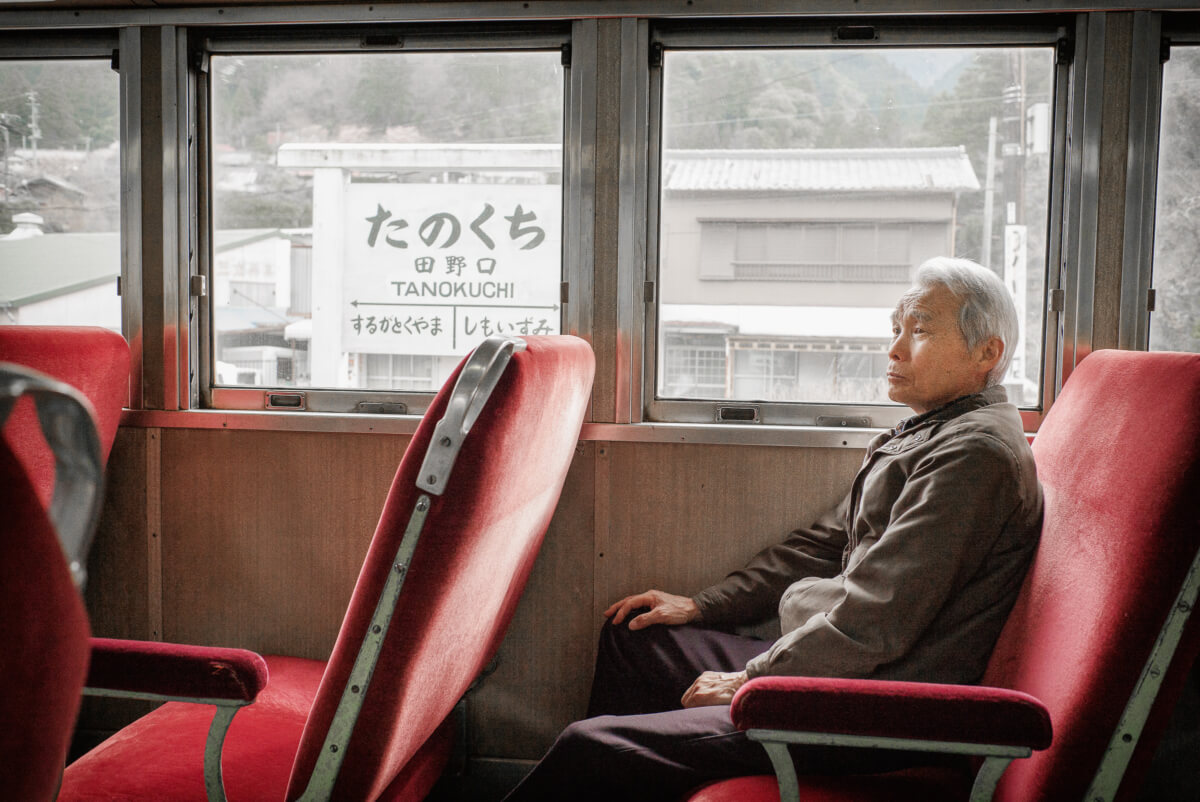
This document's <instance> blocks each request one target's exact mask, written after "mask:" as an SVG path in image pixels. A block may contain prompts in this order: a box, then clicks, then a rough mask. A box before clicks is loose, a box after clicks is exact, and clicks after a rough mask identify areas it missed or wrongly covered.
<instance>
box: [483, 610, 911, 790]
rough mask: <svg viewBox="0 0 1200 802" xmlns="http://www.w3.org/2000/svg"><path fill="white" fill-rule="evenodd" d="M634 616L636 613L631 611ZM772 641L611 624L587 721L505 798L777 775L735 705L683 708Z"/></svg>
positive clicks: (859, 767)
mask: <svg viewBox="0 0 1200 802" xmlns="http://www.w3.org/2000/svg"><path fill="white" fill-rule="evenodd" d="M631 617H632V615H631ZM770 645H771V641H765V640H758V639H756V638H747V637H742V636H739V635H731V634H728V633H725V632H719V631H717V630H712V629H707V628H704V627H700V626H691V625H689V626H682V627H668V626H652V627H649V628H647V629H643V630H638V631H636V632H631V631H630V630H629V629H628V628H627V627H626V626H625V625H624V624H622V625H621V626H615V627H614V626H612V625H611V624H605V625H604V630H603V631H602V632H601V635H600V649H599V652H598V654H597V657H596V674H595V679H594V680H593V682H592V695H591V700H590V702H589V704H588V718H586V719H584V720H583V721H577V722H575V723H574V724H571V725H570V726H568V727H567V728H566V729H565V730H563V732H562V734H561V735H559V736H558V739H557V740H556V741H555V742H554V745H553V746H551V747H550V751H549V752H547V753H546V756H545V757H544V758H542V760H541V762H539V763H538V764H537V766H535V767H534V769H533V771H532V772H531V773H530V774H529V775H528V776H527V777H526V778H525V779H524V780H523V781H522V782H521V784H520V785H518V786H517V787H516V788H515V789H514V790H513V792H512V793H511V794H509V796H508V797H506V802H549V801H550V800H570V801H571V802H600V801H601V800H604V802H677V800H680V799H683V798H684V797H685V795H686V794H687V793H688V792H689V791H691V790H692V789H694V788H697V787H698V786H701V785H703V784H705V783H707V782H711V781H713V780H719V779H725V778H728V777H740V776H744V775H750V774H773V773H774V770H773V769H772V767H771V761H770V760H769V759H768V758H767V753H766V751H765V750H764V749H763V747H762V745H761V744H758V743H755V742H754V741H751V740H750V739H748V738H747V737H746V735H745V733H743V732H741V731H740V730H738V729H737V728H736V727H734V726H733V724H732V722H731V721H730V720H729V706H728V705H721V706H713V707H698V708H691V709H687V710H685V709H683V708H682V707H681V706H680V698H681V697H682V696H683V693H684V691H686V690H687V689H688V687H689V686H690V685H691V684H692V681H693V680H695V679H696V677H697V676H699V675H700V674H701V673H702V672H704V671H741V670H742V669H743V668H745V666H746V661H748V660H749V659H750V658H752V657H754V656H756V655H758V654H761V653H762V652H764V651H766V649H767V648H768V647H769V646H770ZM792 757H793V760H794V761H795V762H796V764H797V769H798V770H800V771H801V772H804V771H809V772H811V771H820V772H822V773H844V772H862V771H864V770H865V771H878V770H884V769H890V768H898V767H900V766H901V765H906V764H911V762H912V760H911V758H908V759H907V760H906V759H905V757H904V756H903V755H902V754H900V753H878V752H873V751H872V752H870V753H869V754H868V751H867V750H860V749H831V748H828V747H802V748H793V749H792Z"/></svg>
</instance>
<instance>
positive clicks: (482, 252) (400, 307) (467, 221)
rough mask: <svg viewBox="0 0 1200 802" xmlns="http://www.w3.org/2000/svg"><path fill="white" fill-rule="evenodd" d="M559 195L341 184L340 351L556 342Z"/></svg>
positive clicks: (427, 350)
mask: <svg viewBox="0 0 1200 802" xmlns="http://www.w3.org/2000/svg"><path fill="white" fill-rule="evenodd" d="M561 192H562V189H561V187H559V186H556V185H544V184H540V185H539V184H532V185H527V184H382V183H381V184H371V183H357V184H350V185H349V186H348V187H347V195H346V205H345V210H346V212H345V214H346V216H345V229H344V231H345V247H344V261H343V265H344V268H343V285H342V290H343V295H342V298H343V301H342V303H343V312H342V350H344V351H347V352H359V353H368V354H397V353H407V354H431V355H443V356H445V355H455V356H457V355H462V354H465V353H467V352H468V351H470V350H471V349H472V348H473V347H475V346H476V345H478V344H479V341H480V340H482V339H484V338H485V337H488V336H490V335H493V334H508V335H517V336H520V335H525V334H557V333H558V331H559V305H558V295H559V286H560V282H561V276H562V266H561V265H562V246H561V234H560V229H559V225H560V222H559V221H560V220H561V219H562V215H561V212H560V208H561V203H562V201H561Z"/></svg>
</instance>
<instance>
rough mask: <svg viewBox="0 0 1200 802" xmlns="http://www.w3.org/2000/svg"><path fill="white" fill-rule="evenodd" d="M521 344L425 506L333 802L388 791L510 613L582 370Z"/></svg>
mask: <svg viewBox="0 0 1200 802" xmlns="http://www.w3.org/2000/svg"><path fill="white" fill-rule="evenodd" d="M525 341H526V343H527V348H526V349H525V350H524V351H521V352H518V353H515V354H514V355H513V357H512V360H511V362H509V364H508V367H507V369H506V370H505V372H504V374H503V376H502V378H501V379H500V382H499V384H498V385H497V386H496V387H495V389H494V390H493V392H492V394H491V397H490V400H489V401H488V402H487V404H486V406H484V408H483V412H482V414H481V415H480V416H479V418H478V419H477V420H476V421H475V423H474V426H473V428H471V431H470V434H469V436H467V438H466V440H465V442H464V443H463V446H462V449H461V451H460V452H459V455H458V458H457V462H456V463H455V465H454V469H453V472H452V473H451V475H450V478H449V481H448V483H447V484H446V487H445V491H444V493H443V494H442V495H440V496H433V497H432V504H431V505H430V507H429V509H428V513H427V517H426V521H425V526H424V530H423V534H422V535H421V538H420V540H419V543H418V545H417V548H416V552H415V553H414V554H413V556H412V559H411V561H410V562H409V568H408V571H407V578H406V580H405V584H404V586H403V592H402V593H401V595H400V598H399V601H398V602H397V605H396V609H395V613H394V615H393V617H392V621H391V626H390V628H389V629H388V631H387V635H386V637H385V639H384V642H383V647H382V652H381V654H380V656H379V661H378V663H377V665H376V668H375V673H374V676H373V677H372V679H371V683H370V685H369V687H368V690H367V693H366V698H365V700H364V704H363V709H362V712H361V714H360V715H359V717H358V721H357V725H356V726H355V729H354V733H353V735H352V736H351V738H350V741H349V745H348V748H347V749H346V750H345V752H346V756H345V762H344V764H343V765H342V767H341V771H340V773H339V774H338V779H337V783H336V785H335V786H334V791H333V798H334V799H339V800H364V799H375V798H377V797H378V796H379V794H380V793H381V792H382V791H383V790H384V789H386V788H387V786H388V785H389V783H391V782H392V780H393V779H394V778H395V777H396V776H397V774H398V773H399V772H400V770H401V769H402V768H403V767H404V765H405V764H406V763H407V762H408V761H409V759H410V758H411V757H412V756H413V755H414V753H416V751H417V750H418V748H420V746H421V745H422V744H423V743H424V742H425V741H426V739H427V738H428V737H429V736H430V735H431V734H432V733H433V732H434V730H435V729H436V728H437V727H438V725H439V724H440V723H441V722H442V720H443V719H445V718H446V716H447V715H448V714H449V713H450V711H451V710H452V709H453V707H454V705H455V704H456V703H457V702H458V701H459V699H460V698H461V697H462V696H463V694H464V693H465V692H466V691H467V689H468V687H469V686H470V685H471V682H472V681H473V680H474V679H475V678H476V677H477V676H478V675H479V673H480V672H481V671H482V670H483V668H484V667H485V666H486V665H487V663H488V661H489V660H490V659H491V658H492V656H493V655H494V654H495V652H496V650H497V648H498V647H499V644H500V640H501V638H502V637H503V635H504V632H505V630H506V628H507V626H508V623H509V621H510V620H511V618H512V615H513V612H514V611H515V608H516V604H517V601H518V599H519V598H520V595H521V592H522V590H523V588H524V585H525V581H526V579H527V578H528V576H529V572H530V570H531V568H532V566H533V561H534V558H535V557H536V555H537V551H538V549H539V547H540V545H541V540H542V537H543V536H544V534H545V531H546V528H547V526H548V525H549V523H550V517H551V515H552V514H553V512H554V509H555V506H556V505H557V502H558V496H559V493H560V491H561V489H562V485H563V482H564V480H565V478H566V472H567V469H568V468H569V467H570V464H571V460H572V457H573V456H574V453H575V446H576V443H577V441H578V438H579V430H580V426H581V424H582V421H583V415H584V412H585V410H586V408H587V405H588V400H589V398H590V394H591V383H592V374H593V370H594V362H593V357H592V352H591V349H590V347H589V346H588V345H587V344H586V343H585V342H584V341H583V340H580V339H578V338H575V337H570V336H556V337H527V338H525ZM460 370H461V366H460ZM457 375H458V374H457V372H456V374H455V376H451V378H450V379H449V380H448V381H447V383H446V385H445V386H444V387H443V388H442V390H441V392H439V393H438V395H437V396H436V397H435V399H434V401H433V403H432V404H431V405H430V407H429V410H428V411H427V412H426V414H425V417H424V419H423V420H422V422H421V424H420V426H419V427H418V429H417V431H416V433H415V434H414V435H413V438H412V441H411V442H410V443H409V446H408V448H407V449H406V450H405V452H404V456H403V459H402V460H401V461H400V467H399V469H398V471H397V472H396V477H395V480H394V481H393V483H392V487H391V490H390V492H389V494H388V498H387V502H386V504H385V506H384V510H383V515H382V517H381V518H380V521H379V525H378V527H377V529H376V532H375V536H374V539H373V540H372V542H371V545H370V548H369V549H368V552H367V556H366V560H365V562H364V564H363V567H362V571H361V573H360V574H359V578H358V583H357V585H356V587H355V589H354V595H353V597H352V598H351V601H350V606H349V609H348V610H347V613H346V617H345V620H344V621H343V622H342V628H341V631H340V633H339V635H338V639H337V642H336V644H335V645H334V649H333V654H332V656H331V657H330V660H329V665H328V667H327V668H326V671H325V676H324V678H323V679H322V682H321V687H320V689H319V691H318V694H317V698H316V701H315V702H314V704H313V707H312V709H311V712H310V713H309V719H308V723H307V725H306V727H305V730H304V735H303V738H302V740H301V743H300V747H299V750H298V752H297V756H296V762H295V765H294V766H293V769H292V777H291V782H290V784H289V788H288V793H287V799H289V800H294V799H296V798H297V797H299V796H300V794H301V793H302V792H303V791H304V789H305V787H306V786H307V784H308V781H309V778H310V776H311V775H312V773H313V767H314V765H315V764H316V761H317V755H318V753H319V752H320V751H321V747H322V743H323V741H324V739H325V736H326V733H327V732H328V730H329V728H330V724H331V721H332V720H333V716H334V712H335V709H336V707H337V704H338V702H339V699H340V697H341V695H342V691H343V688H344V687H345V686H346V684H347V678H348V677H349V675H350V672H351V669H352V666H353V663H354V660H355V656H356V655H357V653H358V650H359V647H360V645H361V644H362V642H363V640H364V636H365V634H366V630H367V624H368V622H369V621H370V619H371V616H372V614H373V613H374V612H375V605H376V601H377V600H378V599H379V597H380V593H381V590H382V588H383V587H384V584H385V582H386V580H387V577H388V574H389V572H391V571H392V570H393V564H394V561H395V560H396V553H397V548H398V546H399V544H400V542H401V539H402V538H403V536H404V532H405V528H406V526H407V525H408V523H409V518H410V515H411V514H412V512H413V509H414V506H415V505H416V504H417V501H418V498H419V497H420V496H422V494H423V491H421V490H419V489H418V488H417V480H418V473H419V468H420V466H421V461H422V459H423V457H424V455H425V453H426V450H427V449H428V447H429V445H430V439H431V437H432V435H433V431H434V426H435V424H436V423H437V421H438V420H439V419H440V418H441V417H442V414H443V413H444V411H445V410H446V407H447V402H448V400H449V397H450V392H451V388H452V387H453V385H454V382H455V380H456V377H457ZM330 534H331V536H332V535H335V534H336V533H330Z"/></svg>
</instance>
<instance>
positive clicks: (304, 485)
mask: <svg viewBox="0 0 1200 802" xmlns="http://www.w3.org/2000/svg"><path fill="white" fill-rule="evenodd" d="M407 444H408V438H407V437H401V436H395V435H359V434H350V435H346V434H327V433H295V432H257V431H227V430H190V429H170V430H164V432H163V449H162V464H163V474H164V479H163V490H162V520H163V539H162V570H163V582H162V586H163V629H164V639H165V640H170V641H180V642H186V643H198V644H206V645H221V646H237V647H244V648H249V649H254V650H256V651H259V652H261V653H264V654H288V655H295V656H300V657H311V658H318V659H325V658H327V657H328V656H329V652H330V650H331V649H332V648H333V642H334V640H335V639H336V637H337V632H338V628H339V626H340V625H341V620H342V616H343V614H344V613H345V611H346V604H347V603H348V602H349V599H350V594H351V592H352V591H353V589H354V582H355V580H356V579H357V577H358V571H359V568H360V566H361V565H362V560H363V556H364V555H365V554H366V550H367V546H368V544H369V543H370V540H371V536H372V535H373V534H374V531H375V525H376V523H377V522H378V520H379V513H380V511H381V510H382V509H383V502H384V499H385V498H386V497H387V490H388V487H389V486H390V484H391V481H392V477H393V476H394V474H395V472H396V466H397V465H398V464H399V462H400V457H401V455H402V454H403V452H404V448H405V447H406V446H407Z"/></svg>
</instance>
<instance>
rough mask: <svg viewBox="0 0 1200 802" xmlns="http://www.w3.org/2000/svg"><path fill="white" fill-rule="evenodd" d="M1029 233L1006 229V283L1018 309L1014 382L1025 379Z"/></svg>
mask: <svg viewBox="0 0 1200 802" xmlns="http://www.w3.org/2000/svg"><path fill="white" fill-rule="evenodd" d="M1028 240H1029V231H1028V230H1027V229H1026V228H1025V226H1020V225H1007V226H1005V227H1004V283H1005V285H1006V286H1007V287H1008V291H1009V292H1011V293H1012V297H1013V303H1014V304H1015V305H1016V307H1017V342H1016V344H1015V345H1014V346H1013V356H1012V365H1011V367H1010V368H1009V374H1008V375H1009V376H1010V377H1011V378H1012V379H1014V380H1018V381H1019V380H1021V379H1024V378H1025V298H1026V296H1025V286H1026V283H1027V282H1026V278H1027V273H1028V269H1029V265H1028V257H1027V255H1026V254H1027V250H1026V245H1027V243H1028Z"/></svg>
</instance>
